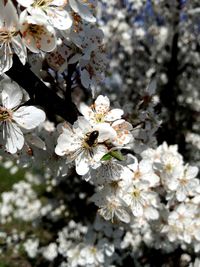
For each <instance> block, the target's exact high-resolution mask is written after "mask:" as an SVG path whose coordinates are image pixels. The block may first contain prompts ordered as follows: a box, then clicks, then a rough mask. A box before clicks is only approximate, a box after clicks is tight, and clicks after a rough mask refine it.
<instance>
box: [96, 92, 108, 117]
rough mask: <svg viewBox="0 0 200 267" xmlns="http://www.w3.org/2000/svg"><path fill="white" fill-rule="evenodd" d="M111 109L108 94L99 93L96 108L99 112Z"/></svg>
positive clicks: (103, 112)
mask: <svg viewBox="0 0 200 267" xmlns="http://www.w3.org/2000/svg"><path fill="white" fill-rule="evenodd" d="M109 109H110V100H109V98H108V97H107V96H103V95H99V96H98V97H97V99H96V100H95V110H96V112H97V113H99V114H105V113H107V112H108V111H109Z"/></svg>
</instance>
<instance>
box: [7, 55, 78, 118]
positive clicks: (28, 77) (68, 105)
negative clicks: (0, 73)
mask: <svg viewBox="0 0 200 267" xmlns="http://www.w3.org/2000/svg"><path fill="white" fill-rule="evenodd" d="M6 74H7V75H8V76H9V77H10V78H11V79H12V80H14V81H15V82H17V83H18V84H19V85H20V86H21V87H23V88H24V89H25V90H26V91H27V92H28V94H29V95H30V98H31V104H34V105H39V106H41V107H42V108H43V109H44V110H45V112H46V114H47V117H48V118H49V119H50V120H51V119H52V118H53V117H55V115H56V114H57V115H59V116H61V117H62V118H64V119H65V120H67V121H68V122H70V123H73V122H74V121H75V120H76V119H77V116H78V110H77V107H76V106H75V104H74V103H73V102H72V100H71V97H69V93H68V97H66V99H65V100H64V99H62V98H60V97H59V96H58V95H57V94H56V92H55V91H54V90H52V89H51V88H48V87H47V86H46V85H45V84H44V83H43V82H42V81H41V80H40V79H39V78H38V77H37V76H36V75H35V74H34V73H33V72H32V71H31V70H30V67H29V65H28V64H26V65H25V66H23V65H22V63H21V62H20V60H19V59H18V57H17V56H16V55H14V56H13V66H12V68H11V69H10V70H8V71H7V72H6ZM68 90H69V92H70V93H71V88H68Z"/></svg>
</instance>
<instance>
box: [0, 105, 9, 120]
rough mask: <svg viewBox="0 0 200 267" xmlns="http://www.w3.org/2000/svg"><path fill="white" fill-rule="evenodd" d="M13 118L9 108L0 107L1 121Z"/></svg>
mask: <svg viewBox="0 0 200 267" xmlns="http://www.w3.org/2000/svg"><path fill="white" fill-rule="evenodd" d="M11 118H12V114H11V112H10V111H9V110H7V109H5V108H2V107H0V122H2V121H8V120H10V119H11Z"/></svg>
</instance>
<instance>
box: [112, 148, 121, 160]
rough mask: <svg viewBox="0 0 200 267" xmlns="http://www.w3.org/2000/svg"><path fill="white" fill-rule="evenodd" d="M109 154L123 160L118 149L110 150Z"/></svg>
mask: <svg viewBox="0 0 200 267" xmlns="http://www.w3.org/2000/svg"><path fill="white" fill-rule="evenodd" d="M110 155H111V156H112V157H113V158H116V159H118V160H120V161H122V160H124V157H123V155H122V153H121V152H120V151H117V150H113V151H110Z"/></svg>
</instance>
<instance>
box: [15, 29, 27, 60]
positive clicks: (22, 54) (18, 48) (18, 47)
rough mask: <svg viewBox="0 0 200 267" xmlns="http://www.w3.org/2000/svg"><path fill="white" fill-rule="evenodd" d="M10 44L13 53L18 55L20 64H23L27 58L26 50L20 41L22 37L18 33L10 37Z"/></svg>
mask: <svg viewBox="0 0 200 267" xmlns="http://www.w3.org/2000/svg"><path fill="white" fill-rule="evenodd" d="M12 46H13V49H14V52H15V54H16V55H17V56H18V58H19V59H20V61H21V62H22V64H23V65H25V63H26V58H27V51H26V46H25V45H24V43H23V42H22V39H21V37H20V36H19V34H18V35H17V36H16V37H13V38H12Z"/></svg>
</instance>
